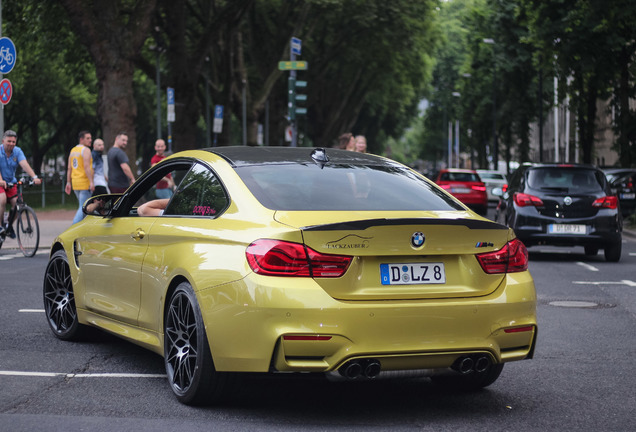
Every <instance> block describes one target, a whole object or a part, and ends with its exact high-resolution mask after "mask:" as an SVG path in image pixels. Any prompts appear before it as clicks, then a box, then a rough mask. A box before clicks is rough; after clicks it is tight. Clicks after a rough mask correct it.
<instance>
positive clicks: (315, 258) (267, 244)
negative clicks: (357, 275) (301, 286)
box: [245, 239, 352, 277]
mask: <svg viewBox="0 0 636 432" xmlns="http://www.w3.org/2000/svg"><path fill="white" fill-rule="evenodd" d="M245 255H246V257H247V262H248V263H249V265H250V267H251V268H252V270H253V271H254V273H258V274H262V275H267V276H296V277H340V276H342V275H343V274H345V272H346V271H347V269H348V268H349V264H351V260H352V257H350V256H345V255H330V254H322V253H320V252H316V251H315V250H313V249H311V248H309V247H307V246H305V245H302V244H300V243H292V242H286V241H281V240H268V239H261V240H256V241H255V242H253V243H252V244H250V245H249V246H248V247H247V250H246V251H245Z"/></svg>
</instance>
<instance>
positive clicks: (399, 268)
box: [380, 263, 446, 285]
mask: <svg viewBox="0 0 636 432" xmlns="http://www.w3.org/2000/svg"><path fill="white" fill-rule="evenodd" d="M380 277H381V279H382V285H423V284H443V283H446V270H444V263H407V264H380Z"/></svg>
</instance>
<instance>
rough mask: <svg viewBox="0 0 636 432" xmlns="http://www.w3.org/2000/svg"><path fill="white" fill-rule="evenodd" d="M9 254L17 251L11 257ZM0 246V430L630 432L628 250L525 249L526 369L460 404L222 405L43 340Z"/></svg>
mask: <svg viewBox="0 0 636 432" xmlns="http://www.w3.org/2000/svg"><path fill="white" fill-rule="evenodd" d="M13 252H15V251H13ZM13 252H12V251H11V250H5V249H4V248H3V249H0V272H1V273H2V277H1V278H0V294H1V295H2V299H3V302H2V306H1V307H0V431H33V430H43V429H45V430H52V431H57V430H90V431H113V430H117V431H128V430H130V431H132V430H135V431H164V430H166V431H167V430H183V431H191V430H192V431H199V430H201V431H203V430H206V431H209V430H214V431H253V430H264V431H279V430H310V431H314V430H316V431H317V430H345V431H350V430H351V431H352V430H388V429H391V430H396V431H406V430H430V431H474V430H488V431H492V430H495V431H496V430H515V431H524V430H533V431H534V430H537V431H538V430H541V431H545V430H549V431H552V430H559V431H561V430H583V431H588V430H589V431H600V430H602V431H626V430H633V428H634V426H633V422H632V418H633V412H634V410H635V409H636V395H635V392H634V389H635V388H636V374H634V361H633V359H634V358H635V357H636V356H635V354H636V353H635V351H636V348H635V346H636V344H635V343H634V335H635V334H636V273H634V268H636V241H635V240H634V239H632V238H627V237H626V238H625V242H624V244H623V258H622V259H621V262H619V263H607V262H605V260H604V259H603V255H602V253H601V254H599V255H598V256H597V257H591V258H590V257H586V256H585V255H584V254H583V249H582V248H565V249H559V248H549V247H545V248H531V249H530V253H531V254H530V258H531V263H530V271H531V273H532V275H533V276H534V279H535V284H536V287H537V293H538V296H539V304H538V316H539V326H540V327H539V341H538V345H537V349H536V354H535V358H534V359H533V360H529V361H522V362H516V363H511V364H508V365H506V367H505V368H504V371H503V373H502V376H501V377H500V378H499V380H498V381H497V382H496V383H494V384H493V385H492V386H491V387H489V388H488V389H486V390H483V391H479V392H474V393H455V392H452V391H445V390H441V389H439V388H437V387H434V386H433V385H432V384H431V383H430V382H429V381H428V380H427V379H425V378H408V379H407V378H404V379H398V380H395V379H393V380H381V379H378V380H376V381H373V382H367V383H362V382H329V381H327V380H325V379H323V378H322V377H314V376H297V375H285V376H281V375H277V376H267V375H256V376H250V377H245V378H244V379H243V380H241V381H240V386H238V388H237V391H236V393H235V394H234V395H233V397H232V398H231V399H230V400H229V401H228V402H227V403H225V404H223V405H220V406H215V407H206V408H192V407H187V406H184V405H181V404H179V403H178V402H177V401H176V399H175V398H174V397H173V395H172V393H171V391H170V389H169V387H168V384H167V383H166V381H165V378H164V377H163V374H164V369H163V360H162V359H161V358H160V357H159V356H157V355H155V354H152V353H150V352H147V351H145V350H143V349H141V348H138V347H136V346H134V345H132V344H129V343H127V342H124V341H121V340H119V339H116V338H114V337H111V336H109V335H106V334H104V333H101V332H95V333H94V334H93V335H91V337H90V338H88V339H87V340H86V341H84V342H81V343H68V342H62V341H59V340H57V339H56V338H54V337H53V336H52V335H51V334H50V330H49V328H48V326H47V324H46V322H45V319H44V314H43V312H42V298H41V297H42V293H41V291H42V277H43V274H44V269H45V266H46V262H47V257H46V255H37V256H36V257H34V258H31V259H28V258H23V257H19V256H15V257H9V255H10V254H11V253H13Z"/></svg>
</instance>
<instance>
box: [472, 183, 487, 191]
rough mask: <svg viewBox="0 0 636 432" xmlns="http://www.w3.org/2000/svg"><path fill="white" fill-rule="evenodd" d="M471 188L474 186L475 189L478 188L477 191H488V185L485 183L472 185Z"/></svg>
mask: <svg viewBox="0 0 636 432" xmlns="http://www.w3.org/2000/svg"><path fill="white" fill-rule="evenodd" d="M471 188H473V190H476V191H477V192H486V185H485V184H481V185H472V186H471Z"/></svg>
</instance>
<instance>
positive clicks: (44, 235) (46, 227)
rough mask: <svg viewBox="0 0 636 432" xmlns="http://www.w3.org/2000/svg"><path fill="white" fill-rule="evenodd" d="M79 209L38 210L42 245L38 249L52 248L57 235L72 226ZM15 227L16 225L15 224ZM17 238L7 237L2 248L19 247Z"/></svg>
mask: <svg viewBox="0 0 636 432" xmlns="http://www.w3.org/2000/svg"><path fill="white" fill-rule="evenodd" d="M76 212H77V210H49V211H38V212H36V214H37V216H38V223H39V225H40V246H39V247H38V250H40V251H42V250H47V249H50V248H51V244H52V243H53V240H55V237H57V236H58V235H59V234H61V233H62V232H64V230H66V229H67V228H68V227H70V226H71V222H72V221H73V217H74V216H75V213H76ZM14 227H15V225H14ZM18 248H19V246H18V241H17V239H11V238H9V237H7V238H6V239H5V241H4V244H3V245H2V250H5V249H18Z"/></svg>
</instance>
